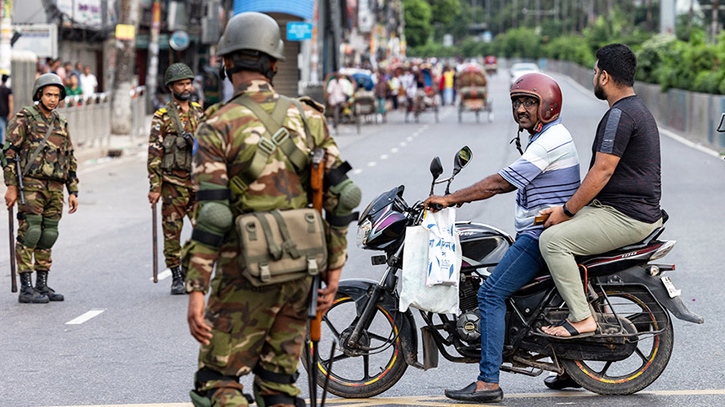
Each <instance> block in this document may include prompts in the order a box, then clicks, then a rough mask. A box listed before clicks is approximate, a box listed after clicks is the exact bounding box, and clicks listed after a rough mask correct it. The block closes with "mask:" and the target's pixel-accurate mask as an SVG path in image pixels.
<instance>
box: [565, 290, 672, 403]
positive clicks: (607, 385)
mask: <svg viewBox="0 0 725 407" xmlns="http://www.w3.org/2000/svg"><path fill="white" fill-rule="evenodd" d="M606 295H607V296H608V297H609V302H606V301H604V300H603V297H601V296H600V300H599V301H598V302H597V303H595V304H593V305H594V307H595V309H596V311H597V312H600V313H602V314H610V315H611V314H616V315H618V316H620V317H625V318H627V319H628V320H629V321H630V322H632V324H633V325H634V326H635V327H636V328H637V333H638V334H639V336H638V341H637V347H636V349H635V350H634V352H633V353H632V354H631V355H630V356H629V357H628V358H627V359H624V360H621V361H616V362H611V361H608V362H601V361H588V360H562V361H561V362H562V364H563V365H564V369H565V370H566V372H567V373H568V374H569V376H571V378H572V379H574V381H575V382H577V383H579V384H580V385H581V386H582V387H584V388H585V389H587V390H589V391H591V392H594V393H598V394H603V395H626V394H633V393H636V392H638V391H640V390H642V389H644V388H645V387H647V386H649V385H650V384H652V382H654V381H655V380H656V379H657V378H658V377H659V376H660V375H661V374H662V372H664V370H665V368H666V367H667V363H668V362H669V360H670V355H671V354H672V347H673V341H674V332H673V330H672V321H671V320H670V318H668V315H667V314H666V313H667V311H666V310H664V309H662V308H661V307H660V306H659V304H657V301H656V300H655V299H654V298H653V297H652V295H651V294H650V293H649V292H648V291H647V290H646V289H644V288H638V287H628V286H622V287H618V288H616V289H611V290H610V289H607V290H606Z"/></svg>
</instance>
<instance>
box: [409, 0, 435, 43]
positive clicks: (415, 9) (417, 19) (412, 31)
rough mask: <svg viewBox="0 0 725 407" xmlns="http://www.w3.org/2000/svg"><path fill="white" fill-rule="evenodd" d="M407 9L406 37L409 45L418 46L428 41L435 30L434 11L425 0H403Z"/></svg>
mask: <svg viewBox="0 0 725 407" xmlns="http://www.w3.org/2000/svg"><path fill="white" fill-rule="evenodd" d="M403 8H404V10H405V39H406V41H407V42H408V46H409V47H418V46H421V45H425V43H426V42H428V38H429V36H430V33H431V32H432V31H433V25H432V23H431V21H432V19H433V12H432V10H431V7H430V5H429V4H428V2H426V1H425V0H403Z"/></svg>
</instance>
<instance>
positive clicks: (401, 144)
mask: <svg viewBox="0 0 725 407" xmlns="http://www.w3.org/2000/svg"><path fill="white" fill-rule="evenodd" d="M407 145H408V143H406V142H405V141H401V142H400V146H401V147H405V146H407Z"/></svg>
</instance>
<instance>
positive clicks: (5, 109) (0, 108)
mask: <svg viewBox="0 0 725 407" xmlns="http://www.w3.org/2000/svg"><path fill="white" fill-rule="evenodd" d="M12 94H13V91H12V90H10V88H8V87H7V86H5V85H0V117H8V115H9V114H10V106H9V104H10V102H9V98H8V97H9V96H10V95H12Z"/></svg>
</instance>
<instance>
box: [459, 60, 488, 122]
mask: <svg viewBox="0 0 725 407" xmlns="http://www.w3.org/2000/svg"><path fill="white" fill-rule="evenodd" d="M487 84H488V83H487V81H486V75H485V74H484V73H483V69H482V68H481V66H480V65H478V64H474V63H469V64H466V65H465V66H463V67H462V68H461V70H460V73H459V74H458V95H459V102H458V123H462V122H463V113H464V112H467V111H468V112H474V113H475V114H476V122H478V121H479V113H480V112H482V111H485V112H487V113H488V121H489V122H492V121H493V107H492V102H491V100H490V99H489V97H488V87H487Z"/></svg>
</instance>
